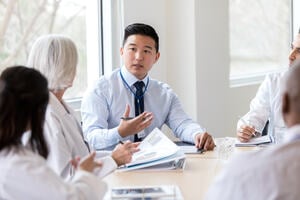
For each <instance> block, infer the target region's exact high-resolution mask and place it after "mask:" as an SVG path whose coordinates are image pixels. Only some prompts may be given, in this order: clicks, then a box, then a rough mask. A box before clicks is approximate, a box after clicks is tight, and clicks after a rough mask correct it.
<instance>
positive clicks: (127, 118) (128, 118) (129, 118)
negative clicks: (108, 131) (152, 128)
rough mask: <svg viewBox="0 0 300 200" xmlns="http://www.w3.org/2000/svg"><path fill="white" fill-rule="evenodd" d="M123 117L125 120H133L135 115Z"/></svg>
mask: <svg viewBox="0 0 300 200" xmlns="http://www.w3.org/2000/svg"><path fill="white" fill-rule="evenodd" d="M121 119H123V120H125V121H126V120H131V119H133V117H121Z"/></svg>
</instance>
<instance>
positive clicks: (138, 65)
mask: <svg viewBox="0 0 300 200" xmlns="http://www.w3.org/2000/svg"><path fill="white" fill-rule="evenodd" d="M132 66H133V67H139V68H140V67H143V65H141V64H133V65H132Z"/></svg>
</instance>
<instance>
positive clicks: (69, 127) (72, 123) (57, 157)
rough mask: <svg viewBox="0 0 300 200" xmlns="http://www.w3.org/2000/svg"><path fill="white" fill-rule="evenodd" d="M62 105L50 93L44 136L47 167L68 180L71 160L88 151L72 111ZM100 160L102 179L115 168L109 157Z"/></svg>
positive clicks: (99, 173) (86, 153) (115, 165)
mask: <svg viewBox="0 0 300 200" xmlns="http://www.w3.org/2000/svg"><path fill="white" fill-rule="evenodd" d="M63 104H64V106H63V105H62V104H61V103H60V102H59V101H58V99H57V98H56V97H55V95H53V94H52V93H51V92H50V99H49V104H48V107H47V112H46V119H45V126H44V135H45V138H46V140H47V143H48V147H49V150H50V154H49V156H48V158H47V163H48V165H49V166H50V167H51V168H52V169H53V170H54V171H55V172H56V173H57V174H59V175H60V176H61V177H63V178H69V177H70V176H71V175H72V174H71V173H72V172H73V170H72V169H71V168H72V167H71V165H70V160H71V158H74V157H75V156H80V157H85V156H86V155H88V154H89V151H88V148H87V146H86V144H85V143H84V139H83V135H82V130H81V127H80V125H79V123H78V122H77V120H76V118H75V114H74V111H73V110H72V108H70V107H69V106H68V105H66V104H65V103H64V102H63ZM101 160H102V162H104V163H105V167H103V170H100V171H99V172H98V175H99V176H101V177H102V176H104V175H106V174H108V173H110V172H111V171H113V170H114V169H116V168H117V164H116V163H115V161H114V160H113V159H112V158H111V156H106V157H103V158H101Z"/></svg>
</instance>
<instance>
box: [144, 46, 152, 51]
mask: <svg viewBox="0 0 300 200" xmlns="http://www.w3.org/2000/svg"><path fill="white" fill-rule="evenodd" d="M145 48H148V49H151V50H152V49H153V47H151V46H148V45H146V46H145Z"/></svg>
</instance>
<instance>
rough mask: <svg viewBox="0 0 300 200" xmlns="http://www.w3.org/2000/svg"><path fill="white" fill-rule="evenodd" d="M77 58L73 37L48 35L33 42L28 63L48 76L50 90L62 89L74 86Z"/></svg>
mask: <svg viewBox="0 0 300 200" xmlns="http://www.w3.org/2000/svg"><path fill="white" fill-rule="evenodd" d="M77 60H78V55H77V49H76V46H75V44H74V42H73V41H72V40H71V39H69V38H67V37H65V36H62V35H46V36H42V37H40V38H38V39H37V40H36V41H35V43H34V44H33V46H32V49H31V51H30V54H29V58H28V62H27V65H28V66H29V67H32V68H35V69H37V70H39V71H40V72H41V73H42V74H43V75H44V76H46V78H47V79H48V85H49V89H50V90H62V89H66V88H68V87H70V86H72V83H73V80H74V77H75V74H76V66H77Z"/></svg>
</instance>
